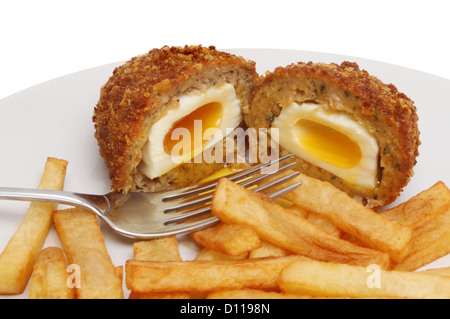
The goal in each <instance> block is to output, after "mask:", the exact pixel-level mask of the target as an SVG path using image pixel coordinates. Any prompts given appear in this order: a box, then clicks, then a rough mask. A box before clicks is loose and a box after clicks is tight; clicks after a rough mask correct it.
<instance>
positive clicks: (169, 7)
mask: <svg viewBox="0 0 450 319" xmlns="http://www.w3.org/2000/svg"><path fill="white" fill-rule="evenodd" d="M447 3H448V1H438V0H428V1H415V0H408V1H403V0H390V1H387V0H377V1H357V0H341V1H330V0H320V1H299V0H297V1H287V0H272V1H267V0H258V1H251V0H224V1H213V0H209V1H206V0H204V1H203V0H190V1H188V0H185V1H169V0H164V1H162V0H161V1H158V2H157V1H139V0H127V1H115V0H109V1H105V0H101V1H96V0H89V1H86V0H79V1H51V0H40V1H35V0H34V1H21V0H14V1H1V2H0V43H1V44H0V99H1V98H4V97H6V96H8V95H11V94H13V93H16V92H18V91H21V90H23V89H26V88H28V87H30V86H33V85H36V84H39V83H41V82H45V81H47V80H51V79H54V78H57V77H59V76H62V75H66V74H70V73H73V72H76V71H80V70H84V69H88V68H92V67H95V66H98V65H103V64H108V63H112V62H117V61H124V60H128V59H129V58H131V57H133V56H135V55H139V54H142V53H145V52H147V51H149V50H150V49H152V48H155V47H161V46H163V45H184V44H202V45H205V46H207V45H215V46H216V47H217V48H219V49H228V48H275V49H296V50H306V51H320V52H327V53H335V54H343V55H349V56H356V57H363V58H368V59H373V60H377V61H382V62H387V63H393V64H397V65H401V66H405V67H408V68H413V69H416V70H420V71H424V72H428V73H432V74H435V75H438V76H441V77H444V78H447V79H450V63H449V59H450V45H449V44H448V43H449V33H450V19H449V17H448V16H449V10H448V8H447V6H448V5H447Z"/></svg>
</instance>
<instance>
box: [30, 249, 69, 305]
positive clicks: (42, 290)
mask: <svg viewBox="0 0 450 319" xmlns="http://www.w3.org/2000/svg"><path fill="white" fill-rule="evenodd" d="M67 277H68V273H67V262H66V257H65V256H64V253H63V251H62V250H61V248H57V247H47V248H45V249H43V250H42V251H41V252H40V253H39V256H38V259H37V262H36V263H35V264H34V267H33V273H32V274H31V278H30V284H29V287H28V295H29V298H30V299H74V298H75V290H74V289H73V287H70V286H69V285H68V283H67V279H68V278H67Z"/></svg>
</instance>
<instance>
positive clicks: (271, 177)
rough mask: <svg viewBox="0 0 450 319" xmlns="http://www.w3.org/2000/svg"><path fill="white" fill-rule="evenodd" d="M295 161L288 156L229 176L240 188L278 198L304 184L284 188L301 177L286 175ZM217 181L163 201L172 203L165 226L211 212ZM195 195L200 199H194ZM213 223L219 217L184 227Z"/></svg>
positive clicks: (185, 224)
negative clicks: (284, 184)
mask: <svg viewBox="0 0 450 319" xmlns="http://www.w3.org/2000/svg"><path fill="white" fill-rule="evenodd" d="M293 160H294V156H293V155H292V154H289V155H286V156H283V157H280V158H279V160H278V161H276V162H275V161H274V162H271V163H264V164H260V165H257V166H255V167H253V168H251V169H248V170H244V171H241V172H237V173H234V174H231V175H228V176H226V177H227V178H228V179H230V180H231V181H233V182H235V183H237V184H238V185H241V186H243V187H246V188H249V189H252V190H254V191H256V192H263V193H265V194H266V195H268V196H269V197H271V198H272V199H276V198H278V197H281V196H283V195H284V194H287V193H288V192H290V191H291V190H293V189H295V188H297V187H298V186H300V185H301V182H298V183H294V184H291V185H289V186H286V187H283V186H281V185H282V184H283V183H286V182H288V181H290V180H292V179H293V178H295V177H296V176H298V175H299V173H298V172H293V173H289V174H286V173H285V172H286V170H288V169H290V168H293V167H294V166H295V164H296V163H295V161H293ZM280 175H281V176H280ZM218 181H219V179H216V180H213V181H211V182H210V183H208V184H207V185H204V186H201V187H196V188H195V189H191V188H188V189H187V191H186V192H182V193H181V194H176V195H173V196H172V195H169V196H168V198H169V199H166V200H164V202H167V201H169V200H170V202H168V203H167V208H166V209H165V210H164V212H165V213H166V215H167V219H166V221H165V224H166V225H168V224H174V223H179V222H183V221H186V220H188V219H192V218H195V217H198V216H202V215H205V214H207V213H210V203H211V200H212V196H213V192H212V191H213V190H214V189H215V187H216V185H217V183H218ZM271 190H272V191H271ZM194 195H197V196H195V197H193V196H194ZM166 198H167V197H166ZM214 221H217V218H216V217H215V216H211V217H207V218H202V219H201V220H195V221H191V222H185V223H183V224H182V225H183V227H187V229H188V227H194V228H196V227H200V226H199V225H202V223H204V227H207V226H209V225H211V224H213V223H214ZM180 226H181V225H180Z"/></svg>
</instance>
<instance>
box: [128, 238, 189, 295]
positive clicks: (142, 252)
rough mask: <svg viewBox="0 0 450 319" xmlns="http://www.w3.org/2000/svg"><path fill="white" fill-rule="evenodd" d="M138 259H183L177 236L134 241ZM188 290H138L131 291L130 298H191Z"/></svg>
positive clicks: (135, 257) (135, 254) (135, 253)
mask: <svg viewBox="0 0 450 319" xmlns="http://www.w3.org/2000/svg"><path fill="white" fill-rule="evenodd" d="M133 254H134V259H136V260H147V261H163V262H164V261H181V260H182V259H181V256H180V251H179V250H178V240H177V237H175V236H170V237H166V238H158V239H153V240H148V241H139V242H135V243H133ZM189 298H190V295H189V293H187V292H183V291H182V292H178V291H177V292H136V291H133V290H132V291H131V292H130V296H129V299H189Z"/></svg>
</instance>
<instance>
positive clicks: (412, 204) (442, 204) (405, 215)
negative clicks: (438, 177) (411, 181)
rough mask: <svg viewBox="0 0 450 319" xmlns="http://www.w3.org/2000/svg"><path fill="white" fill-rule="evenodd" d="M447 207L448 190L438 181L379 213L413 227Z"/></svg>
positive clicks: (449, 202) (449, 198)
mask: <svg viewBox="0 0 450 319" xmlns="http://www.w3.org/2000/svg"><path fill="white" fill-rule="evenodd" d="M449 209H450V190H449V189H448V187H447V186H446V185H445V184H444V183H443V182H442V181H439V182H437V183H435V184H434V185H433V186H431V187H430V188H428V189H426V190H424V191H423V192H421V193H419V194H417V195H416V196H414V197H412V198H410V199H408V200H407V201H406V202H404V203H401V204H399V205H397V206H395V207H393V208H391V209H388V210H386V211H383V212H380V214H381V215H382V216H383V217H386V218H387V219H390V220H393V221H396V222H398V223H400V224H402V225H405V226H409V227H411V228H412V229H415V228H419V227H420V226H422V225H424V224H425V223H427V222H428V221H430V220H431V219H433V218H435V217H436V216H438V215H439V214H442V213H444V212H445V211H447V210H449Z"/></svg>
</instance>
